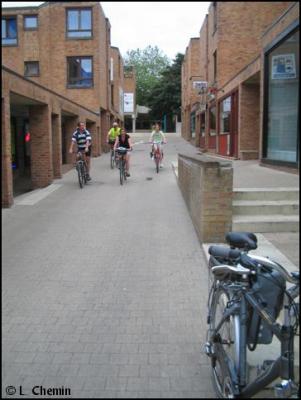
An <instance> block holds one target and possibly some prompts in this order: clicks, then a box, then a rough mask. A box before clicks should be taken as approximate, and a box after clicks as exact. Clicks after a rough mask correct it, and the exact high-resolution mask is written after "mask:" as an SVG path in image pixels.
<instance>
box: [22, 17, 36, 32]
mask: <svg viewBox="0 0 301 400" xmlns="http://www.w3.org/2000/svg"><path fill="white" fill-rule="evenodd" d="M37 28H38V16H37V15H24V29H25V30H35V29H37Z"/></svg>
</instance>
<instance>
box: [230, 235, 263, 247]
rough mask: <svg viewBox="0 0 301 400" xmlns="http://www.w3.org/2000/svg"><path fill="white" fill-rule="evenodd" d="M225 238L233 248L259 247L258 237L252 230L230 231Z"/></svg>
mask: <svg viewBox="0 0 301 400" xmlns="http://www.w3.org/2000/svg"><path fill="white" fill-rule="evenodd" d="M225 239H226V241H227V243H229V245H230V246H231V248H232V249H234V248H237V249H244V250H255V249H257V237H256V235H254V233H251V232H228V233H227V234H226V236H225Z"/></svg>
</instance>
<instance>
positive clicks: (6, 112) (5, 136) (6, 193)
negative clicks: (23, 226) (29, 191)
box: [2, 95, 14, 207]
mask: <svg viewBox="0 0 301 400" xmlns="http://www.w3.org/2000/svg"><path fill="white" fill-rule="evenodd" d="M10 135H11V133H10V102H9V96H8V95H7V96H5V97H4V98H2V207H10V206H11V205H12V204H13V202H14V200H13V175H12V166H11V136H10Z"/></svg>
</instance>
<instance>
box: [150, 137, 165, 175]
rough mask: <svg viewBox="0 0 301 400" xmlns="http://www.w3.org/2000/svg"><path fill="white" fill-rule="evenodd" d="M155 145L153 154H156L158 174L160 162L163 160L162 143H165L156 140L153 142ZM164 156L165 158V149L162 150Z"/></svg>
mask: <svg viewBox="0 0 301 400" xmlns="http://www.w3.org/2000/svg"><path fill="white" fill-rule="evenodd" d="M151 143H152V144H153V146H154V151H153V156H154V161H155V165H156V172H157V174H158V173H159V169H160V162H161V151H160V144H163V142H162V141H159V142H157V141H155V142H151ZM162 158H163V151H162Z"/></svg>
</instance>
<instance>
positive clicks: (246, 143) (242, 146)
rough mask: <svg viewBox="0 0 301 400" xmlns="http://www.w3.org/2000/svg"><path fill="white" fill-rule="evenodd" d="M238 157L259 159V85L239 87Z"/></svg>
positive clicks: (242, 85)
mask: <svg viewBox="0 0 301 400" xmlns="http://www.w3.org/2000/svg"><path fill="white" fill-rule="evenodd" d="M239 89H240V90H239V107H238V108H239V110H240V111H239V135H240V136H239V157H240V158H241V159H242V160H250V159H258V158H259V131H260V125H259V124H260V85H259V84H252V85H250V84H249V85H248V84H241V85H240V86H239Z"/></svg>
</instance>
